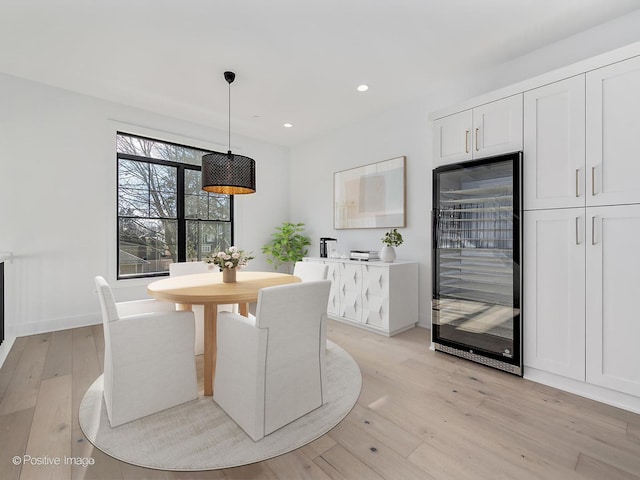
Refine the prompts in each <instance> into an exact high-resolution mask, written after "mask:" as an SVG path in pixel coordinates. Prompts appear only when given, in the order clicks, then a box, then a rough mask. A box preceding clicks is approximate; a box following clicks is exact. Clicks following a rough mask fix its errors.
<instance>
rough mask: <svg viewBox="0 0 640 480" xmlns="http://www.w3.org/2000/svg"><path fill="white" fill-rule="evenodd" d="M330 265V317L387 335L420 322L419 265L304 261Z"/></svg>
mask: <svg viewBox="0 0 640 480" xmlns="http://www.w3.org/2000/svg"><path fill="white" fill-rule="evenodd" d="M304 261H306V262H319V263H324V264H326V265H328V267H329V273H328V278H329V279H330V280H331V293H330V294H329V305H328V308H327V313H328V315H329V317H331V318H333V319H335V320H339V321H342V322H345V323H349V324H351V325H355V326H357V327H361V328H364V329H367V330H370V331H373V332H376V333H380V334H383V335H386V336H392V335H395V334H397V333H400V332H403V331H405V330H408V329H410V328H413V327H414V326H415V325H416V323H417V322H418V264H417V263H414V262H402V261H395V262H393V263H383V262H358V261H352V260H340V259H332V258H305V259H304Z"/></svg>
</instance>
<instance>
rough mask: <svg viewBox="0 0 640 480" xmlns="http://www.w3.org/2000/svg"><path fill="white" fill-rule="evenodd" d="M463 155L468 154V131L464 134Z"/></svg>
mask: <svg viewBox="0 0 640 480" xmlns="http://www.w3.org/2000/svg"><path fill="white" fill-rule="evenodd" d="M464 153H469V130H465V132H464Z"/></svg>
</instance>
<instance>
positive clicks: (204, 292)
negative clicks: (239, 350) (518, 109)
mask: <svg viewBox="0 0 640 480" xmlns="http://www.w3.org/2000/svg"><path fill="white" fill-rule="evenodd" d="M300 281H301V280H300V278H298V277H296V276H293V275H288V274H284V273H274V272H243V271H238V272H237V274H236V281H235V282H233V283H224V282H223V281H222V273H221V272H215V273H198V274H194V275H180V276H175V277H169V278H165V279H163V280H157V281H155V282H152V283H150V284H149V286H148V287H147V292H148V293H149V295H151V296H152V297H154V298H157V299H158V300H165V301H167V302H173V303H177V304H179V305H180V306H181V309H184V310H190V309H191V305H204V394H205V395H208V396H211V395H213V383H214V378H215V373H216V354H217V339H216V337H217V323H218V305H223V304H236V303H237V304H238V306H239V311H240V314H241V315H244V316H247V315H248V313H249V303H250V302H257V301H258V292H259V291H260V289H261V288H265V287H273V286H277V285H286V284H289V283H298V282H300Z"/></svg>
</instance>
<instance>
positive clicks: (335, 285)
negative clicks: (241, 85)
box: [323, 262, 340, 315]
mask: <svg viewBox="0 0 640 480" xmlns="http://www.w3.org/2000/svg"><path fill="white" fill-rule="evenodd" d="M323 263H325V264H326V265H327V267H329V268H328V270H327V280H331V290H329V304H328V305H327V313H328V314H329V315H340V264H339V263H336V262H323Z"/></svg>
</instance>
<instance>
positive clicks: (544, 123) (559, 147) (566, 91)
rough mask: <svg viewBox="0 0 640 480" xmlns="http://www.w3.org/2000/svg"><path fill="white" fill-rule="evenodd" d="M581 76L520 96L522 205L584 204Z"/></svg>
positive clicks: (583, 137)
mask: <svg viewBox="0 0 640 480" xmlns="http://www.w3.org/2000/svg"><path fill="white" fill-rule="evenodd" d="M584 97H585V76H584V75H578V76H575V77H571V78H567V79H566V80H562V81H559V82H555V83H552V84H549V85H545V86H543V87H540V88H536V89H535V90H530V91H528V92H525V94H524V160H523V165H524V166H523V170H524V176H523V178H524V182H525V188H524V201H523V203H524V209H525V210H537V209H547V208H568V207H584V206H585V198H586V191H585V179H586V174H585V101H584Z"/></svg>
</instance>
